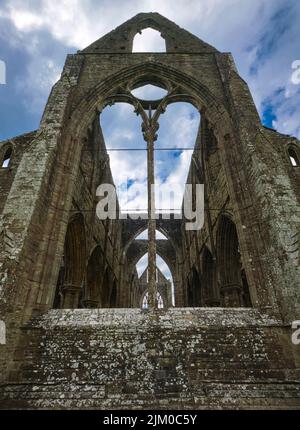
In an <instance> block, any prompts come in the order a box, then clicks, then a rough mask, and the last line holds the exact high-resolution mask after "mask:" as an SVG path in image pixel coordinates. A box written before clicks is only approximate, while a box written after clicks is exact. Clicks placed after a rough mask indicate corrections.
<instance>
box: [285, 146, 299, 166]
mask: <svg viewBox="0 0 300 430" xmlns="http://www.w3.org/2000/svg"><path fill="white" fill-rule="evenodd" d="M288 152H289V157H290V162H291V164H292V166H294V167H297V166H299V165H300V162H299V158H298V155H297V153H296V151H295V149H293V148H289V151H288Z"/></svg>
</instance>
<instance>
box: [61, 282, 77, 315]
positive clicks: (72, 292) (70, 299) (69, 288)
mask: <svg viewBox="0 0 300 430" xmlns="http://www.w3.org/2000/svg"><path fill="white" fill-rule="evenodd" d="M80 292H81V286H79V285H73V284H64V286H63V288H62V293H63V300H62V309H76V308H78V302H79V295H80Z"/></svg>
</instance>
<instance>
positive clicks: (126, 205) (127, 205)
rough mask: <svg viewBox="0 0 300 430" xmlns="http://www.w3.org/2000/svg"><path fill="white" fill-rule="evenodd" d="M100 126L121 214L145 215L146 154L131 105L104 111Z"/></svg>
mask: <svg viewBox="0 0 300 430" xmlns="http://www.w3.org/2000/svg"><path fill="white" fill-rule="evenodd" d="M100 125H101V127H102V131H103V136H104V139H105V144H106V148H107V152H108V155H109V166H110V169H111V173H112V177H113V181H114V184H115V186H116V192H117V197H118V202H119V206H120V210H121V212H122V213H124V214H131V213H134V214H139V215H140V214H141V213H142V212H147V152H146V142H145V141H144V139H143V134H142V130H141V118H140V117H138V116H137V115H136V114H135V113H134V110H133V106H131V105H130V104H128V103H116V104H115V105H113V106H110V107H106V108H105V109H104V110H103V112H102V113H101V115H100ZM141 149H145V151H142V150H141ZM137 166H138V168H137Z"/></svg>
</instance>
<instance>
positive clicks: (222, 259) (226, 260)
mask: <svg viewBox="0 0 300 430" xmlns="http://www.w3.org/2000/svg"><path fill="white" fill-rule="evenodd" d="M217 252H218V263H219V273H220V281H221V291H220V293H221V299H222V305H223V306H225V307H240V306H243V307H244V306H247V305H249V300H250V294H249V293H248V292H247V293H245V289H246V290H247V289H248V287H247V288H246V284H245V279H244V281H243V279H242V263H241V255H240V251H239V241H238V235H237V230H236V227H235V224H234V223H233V222H232V221H231V220H230V219H229V218H228V217H226V216H222V218H221V220H220V224H219V228H218V232H217ZM247 285H248V283H247ZM248 290H249V289H248ZM250 305H251V304H250Z"/></svg>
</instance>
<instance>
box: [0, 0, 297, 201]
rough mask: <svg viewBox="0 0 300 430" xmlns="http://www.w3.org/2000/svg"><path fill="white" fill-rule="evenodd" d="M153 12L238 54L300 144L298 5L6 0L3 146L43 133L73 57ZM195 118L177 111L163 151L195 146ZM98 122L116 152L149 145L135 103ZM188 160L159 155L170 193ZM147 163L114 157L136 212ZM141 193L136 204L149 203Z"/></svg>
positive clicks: (271, 116) (1, 19)
mask: <svg viewBox="0 0 300 430" xmlns="http://www.w3.org/2000/svg"><path fill="white" fill-rule="evenodd" d="M150 11H156V12H159V13H161V14H162V15H164V16H166V17H167V18H169V19H171V20H172V21H175V22H176V23H177V24H178V25H180V26H181V27H183V28H185V29H187V30H189V31H191V32H192V33H194V34H195V35H197V36H198V37H200V38H201V39H203V40H204V41H206V42H208V43H209V44H211V45H213V46H215V47H216V48H217V49H219V50H220V51H223V52H232V53H233V56H234V59H235V62H236V65H237V68H238V70H239V73H240V74H241V76H242V77H243V78H244V79H245V80H246V82H247V83H248V85H249V87H250V90H251V92H252V95H253V97H254V101H255V103H256V106H257V108H258V110H259V113H260V116H261V118H262V121H263V123H264V124H265V125H267V126H268V127H274V128H276V129H277V130H278V131H280V132H282V133H285V134H291V135H294V136H297V137H298V138H300V121H299V118H300V84H299V85H295V84H293V83H292V80H291V77H292V73H293V70H292V63H293V62H294V61H295V60H299V59H300V30H299V28H300V1H299V0H176V1H174V0H164V1H161V0H158V1H157V0H128V1H126V0H113V1H111V0H61V1H60V2H55V1H53V0H0V60H2V61H5V63H6V68H7V84H6V85H0V115H1V116H0V140H4V139H6V138H9V137H12V136H15V135H18V134H22V133H24V132H28V131H31V130H34V129H36V128H38V125H39V121H40V118H41V115H42V112H43V109H44V106H45V103H46V101H47V97H48V95H49V92H50V89H51V87H52V85H53V84H54V83H55V82H56V81H57V79H59V76H60V73H61V70H62V67H63V64H64V61H65V57H66V55H67V53H75V52H76V51H77V50H78V49H82V48H84V47H86V46H88V45H89V44H90V43H92V42H93V41H94V40H96V39H98V38H99V37H101V36H103V35H104V34H106V33H107V32H109V31H111V30H112V29H113V28H115V27H116V26H117V25H119V24H121V23H122V22H124V21H126V20H127V19H129V18H131V17H132V16H134V15H135V14H137V13H139V12H150ZM143 36H144V37H143V38H140V41H137V44H138V49H140V50H149V49H147V48H150V50H151V49H152V50H157V49H160V45H159V44H160V40H158V39H157V38H156V37H155V36H152V35H151V34H147V33H144V34H143ZM179 117H180V123H179V122H178V118H179ZM198 121H199V119H198V117H197V113H195V112H194V110H193V108H192V107H191V106H189V105H186V104H181V105H178V106H174V107H173V106H170V107H169V108H168V110H167V113H166V114H165V115H164V117H162V120H161V126H160V130H159V139H158V142H157V145H158V146H160V145H161V146H164V147H166V146H169V147H171V146H172V147H174V146H180V147H181V146H186V147H188V146H191V145H193V144H194V140H195V137H196V132H197V127H198ZM101 124H102V126H103V131H104V135H105V138H106V141H107V145H108V146H109V147H113V146H114V145H117V146H123V147H135V146H136V145H142V144H144V143H143V140H142V136H141V133H140V128H139V127H140V120H139V118H138V117H136V116H135V115H134V114H133V112H132V109H131V108H130V107H128V106H117V107H113V108H110V109H108V110H107V111H104V113H103V115H102V118H101ZM189 162H190V154H189V153H187V152H186V151H185V152H183V153H179V152H177V153H171V152H170V153H159V154H157V156H156V180H157V182H159V183H161V184H162V186H164V187H165V188H166V189H167V188H168V187H169V186H170V183H172V181H175V180H176V181H177V182H179V183H183V182H184V180H185V177H186V173H187V169H188V165H189ZM145 163H146V158H145V154H144V153H143V152H140V153H136V152H135V153H130V154H128V155H125V154H124V153H122V154H119V153H112V155H111V167H112V170H113V174H114V179H115V181H116V183H117V184H119V185H121V184H123V183H124V181H125V177H127V180H128V179H129V181H130V184H131V187H130V193H131V203H132V207H134V205H136V204H137V200H136V199H135V198H136V192H137V188H139V187H140V189H143V187H145V168H146V164H145ZM137 166H138V168H137ZM128 177H129V178H128ZM144 189H145V188H144ZM142 195H143V196H144V200H143V199H141V198H140V199H139V201H138V203H139V205H140V206H144V207H146V206H145V205H146V200H145V196H146V194H145V192H142ZM179 203H180V199H179V200H178V202H175V203H174V206H175V205H176V206H177V205H178V204H179Z"/></svg>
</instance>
